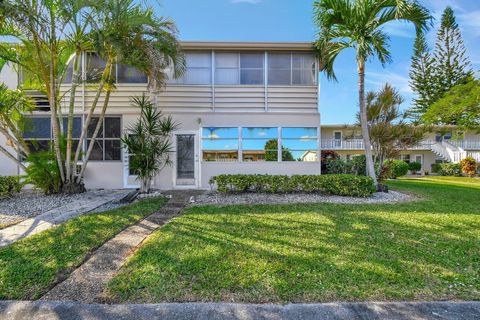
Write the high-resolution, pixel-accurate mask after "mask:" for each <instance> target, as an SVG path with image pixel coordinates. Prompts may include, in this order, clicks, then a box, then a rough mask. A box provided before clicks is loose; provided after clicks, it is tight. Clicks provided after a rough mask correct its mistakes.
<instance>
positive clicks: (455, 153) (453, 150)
mask: <svg viewBox="0 0 480 320" xmlns="http://www.w3.org/2000/svg"><path fill="white" fill-rule="evenodd" d="M428 146H429V148H430V150H432V152H433V153H435V154H436V155H437V156H439V157H440V158H442V159H443V160H445V161H448V162H452V163H459V162H460V161H462V160H463V159H465V158H467V157H472V158H474V159H475V160H476V161H480V152H475V151H468V152H467V151H465V150H464V149H463V148H462V147H460V146H458V145H454V144H452V143H450V142H448V141H447V140H442V141H434V142H432V143H429V144H428Z"/></svg>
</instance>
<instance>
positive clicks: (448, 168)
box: [438, 162, 462, 177]
mask: <svg viewBox="0 0 480 320" xmlns="http://www.w3.org/2000/svg"><path fill="white" fill-rule="evenodd" d="M439 165H440V166H439V171H438V173H439V174H440V175H442V176H454V177H460V176H461V175H462V168H461V166H460V164H459V163H450V162H445V163H439Z"/></svg>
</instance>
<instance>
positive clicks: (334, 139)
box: [333, 130, 343, 149]
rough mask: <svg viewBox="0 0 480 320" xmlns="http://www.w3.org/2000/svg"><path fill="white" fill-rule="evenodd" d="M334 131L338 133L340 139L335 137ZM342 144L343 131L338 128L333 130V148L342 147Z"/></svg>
mask: <svg viewBox="0 0 480 320" xmlns="http://www.w3.org/2000/svg"><path fill="white" fill-rule="evenodd" d="M335 133H340V139H336V138H335ZM337 141H338V142H339V145H337ZM342 144H343V132H342V131H340V130H334V131H333V145H334V147H335V148H340V149H341V148H342Z"/></svg>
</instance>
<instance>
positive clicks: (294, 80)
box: [268, 53, 316, 85]
mask: <svg viewBox="0 0 480 320" xmlns="http://www.w3.org/2000/svg"><path fill="white" fill-rule="evenodd" d="M315 67H316V65H315V57H314V56H313V54H310V53H269V54H268V84H270V85H314V84H315V83H316V68H315Z"/></svg>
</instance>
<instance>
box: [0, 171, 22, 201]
mask: <svg viewBox="0 0 480 320" xmlns="http://www.w3.org/2000/svg"><path fill="white" fill-rule="evenodd" d="M22 187H23V183H21V182H20V177H13V176H0V198H4V197H10V196H12V195H13V194H14V193H15V192H19V191H20V190H21V189H22Z"/></svg>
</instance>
